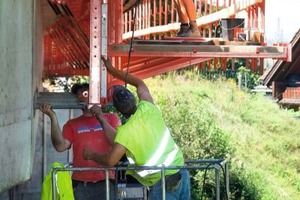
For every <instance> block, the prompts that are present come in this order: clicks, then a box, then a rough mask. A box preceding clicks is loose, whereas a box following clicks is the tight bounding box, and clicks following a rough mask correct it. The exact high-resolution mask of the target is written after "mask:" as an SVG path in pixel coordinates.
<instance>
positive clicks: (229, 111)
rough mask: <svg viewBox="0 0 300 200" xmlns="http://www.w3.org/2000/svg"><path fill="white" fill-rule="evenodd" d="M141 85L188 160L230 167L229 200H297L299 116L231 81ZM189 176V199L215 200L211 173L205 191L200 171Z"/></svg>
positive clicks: (183, 79)
mask: <svg viewBox="0 0 300 200" xmlns="http://www.w3.org/2000/svg"><path fill="white" fill-rule="evenodd" d="M146 81H147V84H148V85H149V87H150V90H151V93H152V94H153V96H154V99H155V102H156V103H157V104H158V106H159V107H160V109H161V111H162V113H163V115H164V117H165V119H166V122H167V124H168V125H169V127H170V128H171V130H172V134H173V136H174V138H175V140H176V141H177V142H178V144H179V145H180V146H181V148H182V149H183V151H184V154H185V157H186V158H187V159H203V158H225V159H226V160H227V161H228V162H229V163H230V169H229V172H230V175H229V178H230V199H245V200H252V199H253V200H254V199H255V200H289V199H291V200H295V199H298V198H299V196H300V158H299V156H300V140H299V134H300V131H299V122H300V116H299V115H300V114H299V112H295V111H290V110H284V109H281V108H280V107H279V106H278V105H277V104H276V103H273V102H272V101H271V100H270V99H269V98H267V97H265V96H263V95H261V94H249V93H246V92H244V91H242V90H239V89H238V87H237V84H236V82H235V80H232V79H229V80H222V78H218V79H215V80H213V81H208V80H206V79H203V78H201V76H200V75H197V74H196V73H194V72H191V71H189V72H184V73H182V75H178V74H177V75H175V74H168V75H164V76H159V77H155V78H151V79H147V80H146ZM191 174H192V175H193V179H192V185H193V190H192V197H193V199H201V198H200V197H201V195H202V194H203V195H204V198H203V199H214V188H213V187H214V173H213V172H209V171H207V176H206V178H207V179H206V181H205V185H204V186H205V187H203V184H202V183H203V177H204V171H201V170H199V171H197V172H191ZM221 178H222V177H221ZM221 186H222V190H224V184H223V182H222V185H221ZM203 188H204V191H202V190H203ZM222 199H226V195H224V191H222Z"/></svg>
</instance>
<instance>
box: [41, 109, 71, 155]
mask: <svg viewBox="0 0 300 200" xmlns="http://www.w3.org/2000/svg"><path fill="white" fill-rule="evenodd" d="M40 110H41V111H42V112H43V113H44V114H46V115H48V116H49V118H50V121H51V141H52V144H53V146H54V148H55V149H56V151H58V152H63V151H65V150H67V149H69V148H70V147H71V143H70V142H69V141H68V140H66V139H64V137H63V136H62V132H61V129H60V127H59V124H58V120H57V116H56V113H55V112H54V111H53V110H52V108H51V105H41V106H40Z"/></svg>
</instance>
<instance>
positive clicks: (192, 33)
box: [181, 26, 200, 37]
mask: <svg viewBox="0 0 300 200" xmlns="http://www.w3.org/2000/svg"><path fill="white" fill-rule="evenodd" d="M181 37H200V32H199V29H198V28H197V27H194V26H190V27H189V28H188V30H187V31H186V32H185V33H183V34H181Z"/></svg>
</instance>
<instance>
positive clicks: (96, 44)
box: [89, 0, 102, 105]
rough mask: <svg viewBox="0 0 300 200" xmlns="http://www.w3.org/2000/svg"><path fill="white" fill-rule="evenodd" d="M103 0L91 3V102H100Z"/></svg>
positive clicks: (94, 0)
mask: <svg viewBox="0 0 300 200" xmlns="http://www.w3.org/2000/svg"><path fill="white" fill-rule="evenodd" d="M101 24H102V21H101V1H100V0H91V4H90V88H89V104H90V105H91V104H99V103H100V73H101V70H100V69H101V67H100V64H101Z"/></svg>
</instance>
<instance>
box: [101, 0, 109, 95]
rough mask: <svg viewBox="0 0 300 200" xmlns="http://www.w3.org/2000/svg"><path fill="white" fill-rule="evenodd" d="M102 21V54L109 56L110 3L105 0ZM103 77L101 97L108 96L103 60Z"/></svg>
mask: <svg viewBox="0 0 300 200" xmlns="http://www.w3.org/2000/svg"><path fill="white" fill-rule="evenodd" d="M101 10H102V18H101V19H102V21H101V25H102V26H101V35H102V36H101V55H102V56H104V57H107V32H108V31H107V28H108V25H107V24H108V17H107V16H108V13H107V12H108V5H107V1H106V0H103V4H102V9H101ZM100 66H101V79H100V84H101V85H100V95H101V98H106V97H107V71H106V67H105V66H104V65H103V63H102V62H101V65H100Z"/></svg>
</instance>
